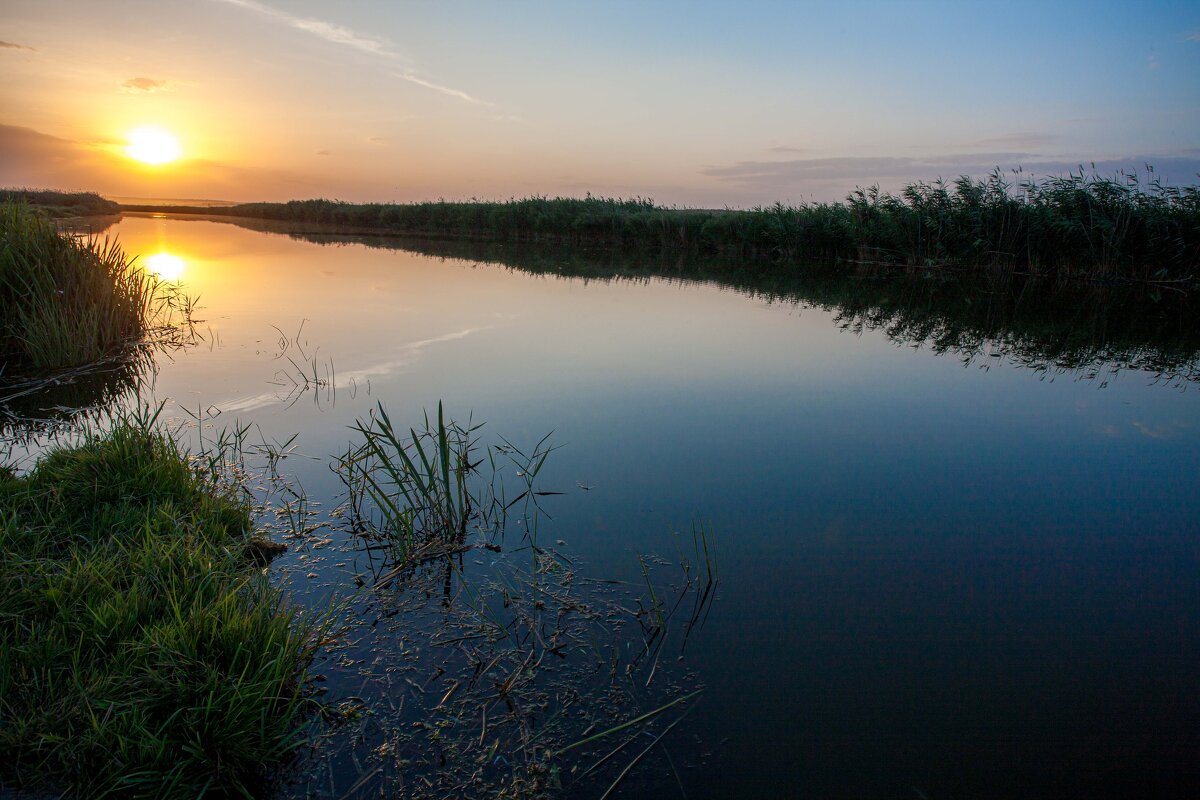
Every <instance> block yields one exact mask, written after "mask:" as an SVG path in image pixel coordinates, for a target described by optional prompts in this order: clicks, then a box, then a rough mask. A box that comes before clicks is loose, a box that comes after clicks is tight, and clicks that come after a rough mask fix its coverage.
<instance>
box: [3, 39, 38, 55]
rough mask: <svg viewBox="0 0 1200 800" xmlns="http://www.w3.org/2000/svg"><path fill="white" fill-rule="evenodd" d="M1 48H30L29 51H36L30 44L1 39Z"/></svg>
mask: <svg viewBox="0 0 1200 800" xmlns="http://www.w3.org/2000/svg"><path fill="white" fill-rule="evenodd" d="M0 49H4V50H29V51H31V52H36V51H35V50H34V49H33V48H32V47H30V46H29V45H27V44H18V43H17V42H5V41H0Z"/></svg>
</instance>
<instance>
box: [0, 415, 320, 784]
mask: <svg viewBox="0 0 1200 800" xmlns="http://www.w3.org/2000/svg"><path fill="white" fill-rule="evenodd" d="M152 422H153V420H152V417H151V416H150V415H145V416H143V417H141V418H136V419H135V418H127V419H125V420H123V421H121V422H119V424H117V425H116V427H115V428H114V429H113V430H112V431H111V432H110V433H107V434H105V435H103V436H92V437H90V438H88V440H87V441H85V442H84V443H83V444H81V445H79V446H77V447H73V448H69V449H58V450H56V451H54V452H52V453H50V454H49V455H47V456H46V457H45V458H44V459H43V460H42V461H41V462H40V463H39V464H38V465H37V467H36V468H35V469H34V470H33V472H32V473H30V474H29V475H27V476H24V477H16V476H14V475H13V474H12V473H11V472H10V471H7V470H5V471H3V472H0V752H3V753H4V758H3V759H0V789H3V788H4V787H26V788H44V789H48V790H52V791H55V792H59V791H65V792H66V793H68V794H69V795H70V796H78V797H134V796H137V797H141V796H151V797H198V796H203V795H206V794H208V795H213V796H226V795H241V796H250V795H257V794H259V793H260V791H261V788H262V786H264V785H265V782H266V781H267V780H269V779H270V770H271V768H272V766H273V765H276V764H278V763H279V761H280V759H281V758H283V757H285V756H286V755H287V754H288V753H289V752H291V751H292V750H293V749H294V748H295V747H296V746H297V744H298V743H299V742H300V741H302V739H303V736H304V730H303V728H302V727H301V726H300V720H301V714H302V710H303V708H304V695H303V687H304V681H305V670H306V668H307V665H308V663H309V661H310V660H311V657H312V655H313V651H314V648H315V647H316V644H315V642H316V636H315V635H314V628H313V626H312V624H311V623H309V622H306V621H304V620H302V619H301V618H299V617H297V616H296V614H295V613H294V611H293V610H292V609H291V608H290V607H289V606H288V604H287V603H286V602H285V601H284V599H283V598H282V596H281V594H280V592H279V591H278V590H277V589H274V588H272V587H271V586H270V584H269V583H268V581H267V578H266V576H265V575H264V571H263V570H262V569H261V560H259V561H258V562H256V561H255V560H254V553H256V552H258V549H256V548H255V547H254V546H253V540H252V538H251V533H250V513H249V508H248V505H247V501H246V500H245V497H244V492H243V491H242V489H241V487H240V486H239V485H238V484H237V483H236V482H233V481H228V480H224V479H219V478H214V477H213V476H212V473H211V472H210V471H207V470H203V471H202V470H200V469H199V468H198V467H197V466H195V465H194V464H193V463H191V461H190V460H189V456H188V454H187V453H185V452H183V451H181V450H180V449H179V448H178V447H177V445H176V444H175V443H174V442H173V441H172V439H171V438H170V437H169V436H166V435H164V434H162V433H160V432H158V431H156V430H155V429H154V428H153V424H152Z"/></svg>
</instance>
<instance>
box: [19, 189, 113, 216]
mask: <svg viewBox="0 0 1200 800" xmlns="http://www.w3.org/2000/svg"><path fill="white" fill-rule="evenodd" d="M0 203H26V204H28V205H31V206H34V207H35V208H37V210H38V211H40V212H41V213H42V214H43V215H45V216H48V217H51V218H54V219H61V218H63V217H87V216H94V215H97V214H119V213H121V206H120V205H118V204H117V203H116V202H114V201H112V200H106V199H105V198H103V197H101V196H100V195H98V194H96V193H95V192H57V191H54V190H51V189H0Z"/></svg>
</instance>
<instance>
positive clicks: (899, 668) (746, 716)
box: [116, 218, 1200, 796]
mask: <svg viewBox="0 0 1200 800" xmlns="http://www.w3.org/2000/svg"><path fill="white" fill-rule="evenodd" d="M116 232H118V233H119V234H120V237H121V241H122V243H123V245H124V246H125V248H126V249H127V251H129V252H134V253H136V252H148V253H157V252H165V253H171V254H177V256H178V257H179V258H180V259H182V260H183V261H184V262H186V264H187V271H186V274H185V275H184V278H183V285H184V287H185V290H186V291H188V292H189V293H191V294H193V295H199V297H200V305H201V310H200V312H199V313H198V317H200V318H201V319H203V320H204V322H203V323H202V324H201V325H200V330H201V331H202V332H204V333H205V334H206V336H207V337H208V340H209V344H208V345H202V346H200V347H197V348H194V349H192V350H189V351H186V352H183V353H179V354H177V355H176V356H175V358H174V359H173V360H170V361H163V362H162V363H161V364H160V369H159V373H158V375H157V379H156V386H155V391H156V394H157V395H158V396H159V397H160V398H170V399H171V401H172V402H173V403H174V404H176V406H182V407H184V408H188V409H192V410H196V409H198V408H208V407H210V406H214V407H215V408H217V409H220V410H222V411H223V412H224V413H225V414H228V415H230V416H232V415H233V414H235V413H236V415H237V416H238V417H239V418H240V419H242V421H252V422H256V423H258V425H259V426H260V427H261V428H262V430H263V432H264V434H265V435H267V436H268V437H275V438H277V439H279V440H284V439H286V438H287V437H288V436H290V435H291V434H292V433H295V432H297V431H298V432H299V433H300V436H299V439H298V442H299V448H300V450H301V451H303V452H304V453H307V454H309V455H313V456H324V455H326V454H330V453H335V452H340V451H342V450H344V447H345V444H346V442H347V440H348V435H349V432H348V430H347V426H348V425H350V424H351V423H352V422H353V421H354V419H355V418H356V417H361V416H363V415H365V414H366V413H368V412H369V410H370V409H371V408H372V407H373V406H374V405H375V403H376V402H380V401H382V402H384V403H385V404H386V405H387V407H388V410H389V412H390V413H391V414H392V416H393V417H394V418H396V420H397V423H398V424H407V423H408V422H416V421H417V419H418V418H419V416H420V414H421V412H422V409H423V408H433V407H435V406H436V404H437V402H438V400H439V399H444V400H445V401H446V404H447V409H448V412H450V413H451V414H452V415H458V416H461V417H465V416H466V415H467V414H468V413H470V412H473V413H474V416H475V419H476V420H486V421H487V429H486V430H490V431H492V432H494V433H496V434H500V435H503V436H505V437H506V438H509V439H511V440H512V441H514V442H517V443H522V442H532V441H535V440H536V439H538V438H540V436H541V435H542V434H544V433H546V432H547V431H549V430H551V429H553V430H555V434H554V440H555V441H556V442H559V443H561V444H564V445H565V447H563V448H562V449H561V450H559V451H558V452H556V453H555V455H554V457H553V458H552V459H551V461H550V462H549V463H548V465H547V471H548V472H547V475H548V477H547V485H548V488H553V489H561V490H563V491H567V495H566V496H565V497H562V498H554V499H555V500H556V501H558V502H556V503H554V504H551V506H550V508H551V511H552V513H553V515H554V521H553V523H552V524H553V528H554V534H553V535H554V536H561V537H562V538H563V539H565V540H567V542H568V546H569V547H570V548H571V550H572V552H574V553H577V554H579V555H582V556H584V558H585V561H586V562H587V563H588V564H589V565H590V567H589V568H590V569H592V570H594V571H597V572H601V573H605V574H609V575H614V576H618V577H619V576H625V577H629V578H632V579H636V578H637V575H636V572H635V570H636V558H635V554H636V553H638V552H662V553H664V554H667V555H669V554H671V553H672V552H673V547H674V544H673V539H672V538H671V532H672V531H675V530H688V529H689V526H690V521H691V520H692V519H693V517H697V516H698V517H702V518H704V519H709V520H712V522H713V524H714V527H715V529H716V531H717V537H718V542H719V548H720V556H719V564H720V571H721V597H720V602H719V604H718V606H717V608H716V609H715V611H714V613H713V617H712V620H711V622H710V624H709V626H708V628H706V630H705V634H704V638H703V639H702V640H701V641H700V642H697V643H694V644H693V645H692V647H693V648H694V649H692V650H689V658H690V660H691V661H692V663H693V665H694V666H696V667H697V668H698V669H699V670H700V671H701V674H702V675H703V676H704V679H705V680H706V681H707V682H708V684H709V686H710V690H709V694H708V695H707V696H706V698H705V702H704V704H703V705H702V706H701V707H700V708H699V709H697V711H696V712H695V714H694V715H693V716H692V718H691V719H692V720H693V721H694V722H693V724H694V725H696V726H697V730H698V731H700V732H701V733H702V734H703V736H704V738H705V739H706V740H707V741H708V742H710V743H716V742H719V741H721V740H722V739H725V738H726V737H729V742H728V743H727V744H726V745H725V749H724V753H725V755H724V757H723V760H721V761H720V762H719V769H718V768H716V767H714V768H712V769H710V770H709V771H708V772H706V773H704V775H705V779H704V781H702V782H700V783H701V784H702V786H703V787H704V788H701V787H700V786H697V787H696V788H695V790H694V795H695V796H726V795H731V794H736V793H742V794H747V793H749V794H750V795H766V794H778V793H779V792H783V791H791V789H792V788H793V787H795V786H800V785H804V786H810V787H812V790H813V791H814V792H815V793H816V794H817V795H827V794H831V793H838V792H840V793H843V794H847V793H848V794H866V795H870V794H876V795H878V794H881V793H882V794H887V793H888V792H890V791H891V790H892V789H893V788H895V787H904V786H919V787H924V788H922V791H925V792H926V793H927V794H929V795H930V796H956V795H955V792H960V791H961V787H963V786H966V787H967V790H966V791H967V793H968V794H971V793H972V792H973V791H974V790H975V789H976V788H980V787H984V788H986V790H987V791H993V790H996V791H999V789H997V788H996V787H1008V788H1010V789H1013V788H1017V787H1020V786H1021V785H1022V781H1024V780H1029V781H1032V782H1033V783H1032V784H1031V785H1037V786H1046V785H1057V784H1055V783H1054V781H1055V780H1057V778H1056V777H1055V775H1057V772H1055V770H1057V769H1059V768H1060V766H1061V765H1062V764H1067V765H1068V766H1069V767H1070V768H1069V769H1067V770H1066V772H1068V773H1071V772H1073V771H1074V767H1077V766H1079V764H1080V762H1079V761H1078V759H1080V758H1084V757H1085V756H1084V755H1081V754H1080V750H1079V747H1078V746H1077V744H1073V743H1072V742H1076V741H1077V737H1078V735H1079V734H1080V731H1085V730H1086V731H1089V732H1090V733H1089V736H1090V737H1091V738H1090V739H1089V740H1088V741H1089V744H1088V746H1089V747H1090V748H1091V750H1090V751H1089V752H1091V753H1092V755H1089V756H1086V757H1087V758H1088V759H1089V761H1088V763H1093V762H1096V759H1101V760H1103V759H1104V758H1107V757H1108V756H1109V755H1110V754H1111V753H1118V752H1120V750H1121V747H1122V746H1124V745H1123V742H1125V740H1121V739H1119V737H1118V738H1113V737H1116V734H1113V736H1110V737H1108V738H1106V734H1105V733H1104V732H1105V731H1111V730H1117V729H1118V728H1119V727H1120V725H1124V726H1125V728H1121V730H1125V729H1128V728H1132V729H1134V731H1133V733H1132V734H1130V735H1137V736H1141V737H1142V738H1141V739H1140V740H1139V741H1142V742H1143V744H1144V750H1143V759H1142V762H1141V763H1142V764H1143V765H1144V767H1136V765H1135V767H1136V768H1135V767H1130V768H1129V770H1126V772H1127V773H1128V774H1135V773H1136V774H1137V775H1139V776H1141V777H1139V779H1138V780H1148V781H1149V783H1147V784H1145V785H1146V786H1153V785H1154V783H1153V781H1154V780H1155V778H1153V769H1155V768H1160V767H1162V766H1163V764H1162V763H1160V762H1159V761H1156V757H1157V756H1156V754H1158V753H1159V750H1158V749H1156V748H1159V747H1160V746H1161V745H1162V739H1163V737H1172V736H1173V737H1176V740H1177V741H1178V742H1179V743H1181V745H1187V744H1189V743H1193V744H1194V743H1195V740H1196V736H1197V734H1196V731H1198V730H1200V708H1198V707H1197V701H1196V699H1195V698H1196V695H1195V693H1194V685H1193V683H1192V678H1193V677H1194V668H1195V665H1196V663H1197V658H1198V657H1200V630H1198V629H1197V626H1196V623H1195V621H1194V618H1193V617H1194V610H1195V609H1196V608H1197V607H1200V579H1197V577H1196V576H1197V575H1200V548H1197V545H1196V540H1197V534H1198V533H1200V530H1198V527H1197V521H1196V519H1197V515H1196V513H1195V512H1196V508H1197V499H1198V498H1200V486H1198V480H1200V479H1198V476H1200V447H1198V445H1200V426H1198V425H1197V424H1196V423H1197V422H1198V421H1200V416H1198V412H1200V405H1198V404H1200V394H1198V393H1197V391H1196V389H1197V387H1194V386H1187V387H1185V388H1184V389H1182V390H1181V389H1169V388H1164V387H1157V386H1150V385H1149V383H1150V380H1149V379H1148V378H1147V377H1146V376H1145V375H1143V374H1139V373H1136V372H1125V373H1122V374H1120V375H1119V376H1117V377H1115V378H1112V377H1111V376H1106V377H1108V383H1107V386H1105V387H1104V388H1101V381H1095V380H1091V381H1089V380H1077V379H1075V378H1074V377H1073V376H1072V375H1070V374H1065V375H1059V376H1056V377H1054V378H1053V379H1050V378H1047V377H1045V376H1042V375H1039V374H1037V373H1035V372H1032V371H1030V370H1021V369H1012V368H1006V366H1005V365H1004V363H1003V362H998V361H996V360H990V361H991V363H990V364H989V365H987V366H989V367H990V368H989V369H982V368H979V367H977V366H971V367H964V366H963V365H962V364H960V363H959V362H958V361H957V360H956V359H955V358H954V357H953V356H949V357H935V356H933V355H931V354H930V353H929V352H928V351H927V350H922V349H912V348H907V347H897V346H895V345H894V344H892V343H889V342H888V341H887V340H886V339H885V338H884V337H883V336H882V335H881V334H879V333H876V332H870V331H868V332H865V333H863V334H862V335H852V334H850V333H846V332H843V331H839V330H838V329H837V328H836V326H835V325H834V324H832V320H831V314H830V313H828V312H825V311H820V310H814V309H806V308H797V307H792V306H788V305H775V306H772V305H770V304H766V303H763V302H761V301H757V300H753V299H749V298H747V297H745V296H742V295H739V294H736V293H734V292H729V291H722V290H720V289H717V288H714V287H711V286H695V285H678V284H673V283H670V282H667V281H665V280H657V279H653V280H649V281H645V282H641V283H628V282H625V283H603V282H588V283H584V282H582V281H576V280H562V279H558V278H554V277H548V276H535V275H528V274H523V273H518V272H511V271H508V270H505V269H503V268H499V267H494V266H480V265H468V264H465V263H462V262H454V261H443V260H438V259H433V258H427V257H422V256H417V255H413V254H410V253H405V252H400V251H387V250H369V249H366V248H363V247H361V246H318V245H315V244H311V243H305V242H299V241H295V240H292V239H289V238H287V237H285V236H280V235H266V234H260V233H254V232H250V231H247V230H244V229H241V228H237V227H234V226H229V225H221V224H218V223H211V222H202V221H178V220H162V219H150V218H127V219H126V220H125V221H124V222H122V223H121V224H120V225H119V226H118V228H117V229H116ZM303 373H308V374H309V375H310V376H313V377H314V378H315V379H316V380H314V381H313V383H312V385H309V386H306V384H305V383H304V378H303ZM320 380H327V381H329V382H330V383H329V384H328V385H326V386H324V387H322V386H321V385H320V384H319V381H320ZM333 384H336V389H334V388H333ZM176 406H172V407H170V408H169V409H168V410H169V413H173V414H175V415H176V417H177V418H180V419H183V418H184V416H183V415H182V414H181V413H179V411H178V408H176ZM218 421H223V420H221V419H220V418H219V419H218ZM288 466H289V468H291V469H294V470H295V471H296V473H297V475H298V477H299V478H300V480H301V481H302V483H303V484H304V486H305V488H306V489H307V491H308V492H309V494H310V496H312V497H314V498H319V499H322V500H329V499H330V498H332V497H333V495H334V494H335V492H336V485H335V482H334V480H333V478H332V477H331V476H330V474H329V472H328V470H327V468H326V465H325V463H324V461H323V460H309V461H304V460H301V461H298V462H294V463H293V462H292V461H289V463H288ZM578 483H582V484H585V485H588V486H590V487H591V491H589V492H582V491H579V490H577V489H576V486H577V484H578ZM1187 698H1191V699H1187ZM1114 715H1116V716H1114ZM1120 715H1123V716H1120ZM1114 719H1121V720H1123V721H1122V722H1120V723H1119V724H1118V723H1115V722H1114V721H1113V720H1114ZM1114 725H1117V726H1118V728H1114V727H1113V726H1114ZM1189 737H1190V738H1189ZM1110 751H1111V753H1110ZM1073 759H1074V760H1073ZM1097 763H1098V762H1097ZM1014 764H1019V765H1021V766H1019V767H1013V765H1014ZM956 765H961V766H956ZM1139 769H1140V770H1141V771H1140V772H1139V771H1138V770H1139ZM1123 774H1125V773H1123ZM1164 774H1165V773H1164ZM1048 776H1049V777H1048ZM1147 776H1150V777H1147ZM1064 785H1069V781H1068V782H1067V784H1064ZM1140 785H1141V784H1139V786H1140ZM939 786H940V787H942V788H943V789H945V792H944V793H943V794H938V793H937V792H935V791H931V789H936V788H938V787H939ZM955 787H959V788H958V789H956V788H955ZM897 791H899V789H897ZM905 791H907V790H905ZM705 792H707V793H708V794H705ZM946 792H948V794H947V793H946ZM905 796H907V795H905Z"/></svg>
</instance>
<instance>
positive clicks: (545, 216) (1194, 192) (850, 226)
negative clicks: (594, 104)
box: [127, 171, 1200, 283]
mask: <svg viewBox="0 0 1200 800" xmlns="http://www.w3.org/2000/svg"><path fill="white" fill-rule="evenodd" d="M127 208H128V209H130V210H138V209H140V210H159V209H154V208H152V207H135V206H129V207H127ZM161 210H168V211H172V212H175V213H188V212H197V213H204V214H216V215H227V216H234V217H248V218H258V219H271V220H287V221H293V222H301V223H319V224H332V225H338V226H344V227H352V228H358V229H362V230H372V231H382V232H389V233H396V234H405V235H414V236H426V237H444V238H474V239H485V240H491V241H503V242H528V241H541V242H564V243H570V244H576V245H580V244H582V245H596V246H605V247H613V246H617V247H633V248H639V249H641V250H643V251H644V250H662V251H670V252H676V251H687V252H699V253H704V254H723V255H731V256H736V257H739V258H766V259H771V260H773V261H775V262H778V263H783V264H794V263H801V262H808V261H812V260H833V261H869V262H881V263H886V264H894V265H906V266H920V267H925V266H930V265H955V266H964V267H971V268H981V267H982V268H990V269H994V270H995V269H998V270H1005V271H1010V272H1033V273H1037V274H1042V275H1055V276H1070V277H1084V278H1090V279H1103V280H1134V281H1174V282H1181V283H1194V282H1196V281H1197V280H1200V188H1198V187H1195V186H1190V187H1184V188H1176V187H1172V186H1166V185H1163V184H1162V183H1161V182H1159V181H1157V180H1150V181H1149V182H1146V183H1143V182H1141V181H1140V180H1139V179H1138V177H1137V176H1117V177H1114V178H1108V177H1103V176H1099V175H1095V174H1087V173H1084V172H1083V171H1080V173H1078V174H1072V175H1068V176H1063V177H1052V178H1046V179H1043V180H1034V179H1028V180H1023V181H1022V182H1020V183H1013V182H1011V181H1009V180H1007V179H1006V178H1005V176H1004V175H1003V174H1002V173H1000V172H999V171H997V172H995V173H993V174H992V175H990V176H989V177H987V178H985V179H982V180H974V179H971V178H968V177H962V178H959V179H958V180H956V181H954V182H952V183H946V182H943V181H940V180H939V181H936V182H933V183H922V182H918V183H913V184H911V185H909V186H907V187H906V188H905V189H904V190H903V191H902V192H900V193H899V194H890V193H888V192H882V191H879V189H878V188H870V189H857V190H855V191H854V192H852V193H850V194H849V195H848V196H847V198H846V200H845V202H841V203H806V204H802V205H798V206H785V205H782V204H776V205H773V206H765V207H760V208H756V209H753V210H749V211H735V210H699V209H681V208H666V207H663V206H659V205H655V204H654V203H653V202H652V201H650V200H646V199H641V198H637V199H624V200H622V199H610V198H602V197H591V196H589V197H587V198H583V199H578V198H565V197H558V198H549V197H530V198H526V199H520V200H508V201H505V202H482V201H471V202H431V203H413V204H405V205H400V204H381V203H367V204H359V205H352V204H349V203H343V202H337V201H332V200H295V201H291V202H288V203H245V204H241V205H235V206H230V207H225V208H193V209H188V208H171V209H161Z"/></svg>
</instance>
